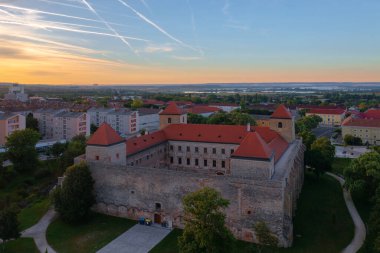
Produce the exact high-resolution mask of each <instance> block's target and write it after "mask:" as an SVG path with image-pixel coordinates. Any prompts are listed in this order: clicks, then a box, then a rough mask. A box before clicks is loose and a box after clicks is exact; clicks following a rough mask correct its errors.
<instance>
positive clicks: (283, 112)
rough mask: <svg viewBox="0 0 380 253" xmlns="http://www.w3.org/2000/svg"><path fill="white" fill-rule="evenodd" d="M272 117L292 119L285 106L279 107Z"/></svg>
mask: <svg viewBox="0 0 380 253" xmlns="http://www.w3.org/2000/svg"><path fill="white" fill-rule="evenodd" d="M270 117H271V118H277V119H291V118H292V114H291V113H290V111H289V110H288V108H286V107H285V106H284V105H279V106H278V107H277V109H276V110H275V111H274V112H273V113H272V115H271V116H270Z"/></svg>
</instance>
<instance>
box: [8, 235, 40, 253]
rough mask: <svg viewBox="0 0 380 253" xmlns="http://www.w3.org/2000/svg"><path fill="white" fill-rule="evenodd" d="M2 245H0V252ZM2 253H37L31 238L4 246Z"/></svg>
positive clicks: (21, 239)
mask: <svg viewBox="0 0 380 253" xmlns="http://www.w3.org/2000/svg"><path fill="white" fill-rule="evenodd" d="M2 247H3V245H2V244H0V252H2V251H1V249H2ZM4 253H39V251H38V249H37V247H36V244H35V243H34V241H33V239H32V238H19V239H17V240H14V241H9V242H7V243H6V244H5V251H4Z"/></svg>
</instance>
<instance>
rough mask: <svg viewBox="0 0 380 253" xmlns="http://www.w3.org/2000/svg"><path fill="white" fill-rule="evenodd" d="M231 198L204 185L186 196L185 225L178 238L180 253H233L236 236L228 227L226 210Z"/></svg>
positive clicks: (184, 201)
mask: <svg viewBox="0 0 380 253" xmlns="http://www.w3.org/2000/svg"><path fill="white" fill-rule="evenodd" d="M228 205H229V201H228V200H226V199H223V198H222V197H221V195H220V193H219V192H217V191H216V190H214V189H212V188H208V187H205V188H203V189H201V190H199V191H196V192H193V193H190V194H188V195H186V196H185V197H184V198H183V206H184V220H185V228H184V230H183V234H182V236H181V237H180V238H179V248H180V252H186V253H193V252H197V253H202V252H204V253H211V252H212V253H219V252H230V250H231V246H232V244H233V241H234V238H233V236H232V233H231V232H230V231H229V230H228V229H227V228H226V226H225V218H226V216H225V214H224V213H223V211H222V210H223V209H225V208H226V207H227V206H228Z"/></svg>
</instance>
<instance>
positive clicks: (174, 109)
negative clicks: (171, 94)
mask: <svg viewBox="0 0 380 253" xmlns="http://www.w3.org/2000/svg"><path fill="white" fill-rule="evenodd" d="M185 113H186V112H185V111H184V110H183V109H181V108H179V107H178V106H177V104H176V103H169V105H168V106H167V107H166V108H165V110H163V111H162V112H160V114H161V115H181V114H185Z"/></svg>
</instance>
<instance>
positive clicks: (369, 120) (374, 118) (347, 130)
mask: <svg viewBox="0 0 380 253" xmlns="http://www.w3.org/2000/svg"><path fill="white" fill-rule="evenodd" d="M346 135H352V136H355V137H359V138H361V139H362V142H363V143H368V144H370V145H380V109H369V110H367V111H366V112H364V113H361V114H358V115H352V116H350V117H348V118H347V119H345V120H344V121H343V123H342V136H346Z"/></svg>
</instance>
